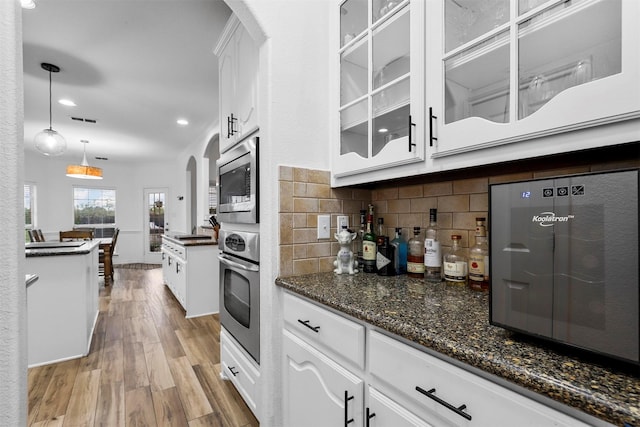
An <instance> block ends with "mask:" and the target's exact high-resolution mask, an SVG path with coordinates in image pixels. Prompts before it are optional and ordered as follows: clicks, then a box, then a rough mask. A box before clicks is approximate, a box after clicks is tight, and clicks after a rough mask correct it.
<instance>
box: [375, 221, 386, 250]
mask: <svg viewBox="0 0 640 427" xmlns="http://www.w3.org/2000/svg"><path fill="white" fill-rule="evenodd" d="M385 237H386V233H385V232H384V218H378V235H377V236H376V244H377V245H378V246H380V245H381V244H382V242H383V240H384V238H385Z"/></svg>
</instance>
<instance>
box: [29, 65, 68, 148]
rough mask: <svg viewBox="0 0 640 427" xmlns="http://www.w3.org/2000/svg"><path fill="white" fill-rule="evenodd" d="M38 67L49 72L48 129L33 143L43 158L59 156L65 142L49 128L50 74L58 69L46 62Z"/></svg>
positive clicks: (64, 146)
mask: <svg viewBox="0 0 640 427" xmlns="http://www.w3.org/2000/svg"><path fill="white" fill-rule="evenodd" d="M40 66H41V67H42V69H43V70H45V71H48V72H49V129H45V130H43V131H42V132H40V133H38V134H37V135H36V136H35V138H34V141H35V143H36V148H37V149H38V151H40V152H41V153H42V154H44V155H45V156H59V155H60V154H62V153H64V151H65V150H66V149H67V141H66V140H65V139H64V137H63V136H62V135H60V134H59V133H58V132H56V131H55V130H53V128H52V127H51V73H57V72H59V71H60V67H58V66H56V65H53V64H47V63H46V62H43V63H42V64H40Z"/></svg>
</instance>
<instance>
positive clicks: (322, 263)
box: [318, 257, 335, 273]
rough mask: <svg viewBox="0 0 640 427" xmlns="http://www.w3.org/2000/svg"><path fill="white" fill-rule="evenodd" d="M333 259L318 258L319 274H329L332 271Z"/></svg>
mask: <svg viewBox="0 0 640 427" xmlns="http://www.w3.org/2000/svg"><path fill="white" fill-rule="evenodd" d="M334 259H335V258H333V257H327V258H320V259H319V260H318V269H319V271H318V272H319V273H329V272H331V271H333V269H334V268H335V267H334V266H333V261H334Z"/></svg>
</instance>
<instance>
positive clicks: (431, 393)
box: [416, 386, 471, 420]
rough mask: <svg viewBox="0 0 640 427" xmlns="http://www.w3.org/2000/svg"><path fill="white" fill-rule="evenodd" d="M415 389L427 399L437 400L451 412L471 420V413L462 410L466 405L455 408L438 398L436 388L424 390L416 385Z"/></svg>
mask: <svg viewBox="0 0 640 427" xmlns="http://www.w3.org/2000/svg"><path fill="white" fill-rule="evenodd" d="M416 390H417V391H418V392H419V393H422V394H424V395H425V396H427V397H428V398H429V399H433V400H435V401H436V402H438V403H439V404H441V405H442V406H444V407H445V408H447V409H450V410H452V411H453V412H455V413H456V414H458V415H460V416H461V417H462V418H466V419H467V420H471V415H469V414H467V413H466V412H463V411H462V410H463V409H466V408H467V405H460V406H458V407H457V408H456V407H455V406H453V405H452V404H450V403H449V402H445V401H444V400H442V399H440V398H439V397H438V396H436V395H435V392H436V389H435V388H432V389H431V390H429V391H426V390H425V389H423V388H421V387H419V386H416Z"/></svg>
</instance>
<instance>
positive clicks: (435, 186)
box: [422, 181, 453, 197]
mask: <svg viewBox="0 0 640 427" xmlns="http://www.w3.org/2000/svg"><path fill="white" fill-rule="evenodd" d="M448 194H453V183H452V182H451V181H443V182H430V183H429V184H424V185H423V186H422V195H423V196H424V197H428V196H446V195H448Z"/></svg>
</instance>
